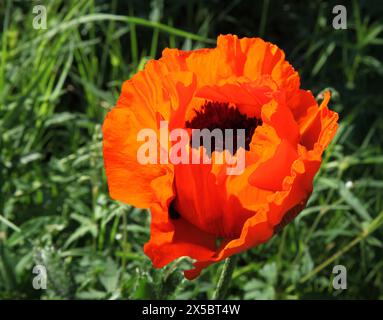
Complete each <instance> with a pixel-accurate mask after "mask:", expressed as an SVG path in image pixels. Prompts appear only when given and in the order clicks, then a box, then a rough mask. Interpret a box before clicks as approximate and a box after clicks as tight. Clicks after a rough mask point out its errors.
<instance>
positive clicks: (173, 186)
mask: <svg viewBox="0 0 383 320" xmlns="http://www.w3.org/2000/svg"><path fill="white" fill-rule="evenodd" d="M329 100H330V94H329V93H326V94H325V95H324V99H323V101H322V103H321V104H320V105H319V106H318V104H317V102H316V100H315V99H314V97H313V95H312V93H311V92H310V91H306V90H302V89H300V79H299V75H298V73H297V72H296V71H295V70H294V68H293V67H292V66H291V65H290V64H289V63H288V62H287V61H286V60H285V55H284V52H283V51H282V50H281V49H279V48H278V47H277V46H275V45H273V44H271V43H268V42H265V41H263V40H262V39H260V38H242V39H238V37H237V36H233V35H225V36H219V37H218V39H217V47H216V48H213V49H200V50H194V51H182V50H177V49H165V50H164V51H163V53H162V57H161V58H160V59H159V60H151V61H149V62H148V63H147V64H146V66H145V69H144V70H143V71H141V72H138V73H137V74H136V75H135V76H133V77H132V79H130V80H128V81H126V82H125V83H124V84H123V87H122V92H121V96H120V98H119V100H118V102H117V105H116V106H115V107H114V108H113V110H112V111H110V112H109V113H108V115H107V117H106V119H105V122H104V125H103V134H104V140H103V151H104V161H105V169H106V175H107V179H108V185H109V192H110V195H111V197H112V198H114V199H116V200H119V201H122V202H125V203H128V204H131V205H134V206H136V207H140V208H150V210H151V236H150V240H149V241H148V243H146V245H145V247H144V251H145V253H146V254H147V255H148V256H149V257H150V259H151V260H152V262H153V264H154V266H155V267H159V268H160V267H163V266H165V265H166V264H168V263H170V262H171V261H173V260H174V259H177V258H179V257H181V256H189V257H191V258H192V259H194V260H195V262H194V269H192V270H187V271H185V276H186V277H187V278H188V279H193V278H195V277H197V276H198V275H199V274H200V272H201V270H202V269H203V268H205V267H206V266H208V265H210V264H212V263H214V262H217V261H220V260H222V259H225V258H227V257H229V256H231V255H233V254H236V253H239V252H241V251H244V250H247V249H249V248H252V247H254V246H257V245H259V244H261V243H263V242H265V241H267V240H268V239H270V238H271V237H272V236H273V235H274V234H275V233H276V232H278V231H279V230H280V229H281V228H282V227H283V226H284V225H285V224H287V223H289V222H290V221H291V220H292V219H293V218H294V217H295V216H296V215H297V214H298V213H299V212H300V211H301V210H302V209H303V208H304V206H305V204H306V202H307V199H308V198H309V196H310V194H311V192H312V181H313V178H314V176H315V174H316V173H317V171H318V169H319V166H320V164H321V155H322V153H323V151H324V149H325V148H326V147H327V146H328V144H329V142H330V141H331V139H332V138H333V136H334V134H335V132H336V129H337V120H338V114H337V113H335V112H333V111H330V110H329V109H328V108H327V104H328V102H329ZM160 121H167V122H168V123H169V127H168V130H169V131H170V130H172V129H175V128H184V129H191V128H202V127H206V128H209V129H213V128H221V129H226V128H233V129H240V128H242V129H245V134H246V140H245V141H246V142H245V143H246V145H245V152H244V155H245V168H244V170H243V172H242V173H241V174H237V175H228V174H227V171H226V169H227V166H228V163H219V164H217V163H214V161H212V162H211V163H201V164H183V163H180V164H172V163H170V162H166V161H165V162H159V163H156V162H149V163H147V164H141V163H139V161H138V160H137V153H138V152H139V149H140V146H142V143H143V142H142V141H139V139H137V136H138V133H139V132H140V130H141V129H143V128H150V129H152V130H153V131H154V132H156V133H158V136H160V135H161V128H160ZM164 143H165V144H166V143H168V144H170V145H171V144H172V142H171V141H169V140H167V141H165V142H164V141H161V139H158V141H157V144H158V146H159V150H160V151H159V153H161V152H163V150H168V149H166V148H167V147H168V146H165V145H164ZM201 148H203V146H202V147H201ZM189 151H190V149H189ZM234 151H235V150H234ZM236 151H237V152H238V150H236ZM220 152H224V151H222V150H213V152H212V153H211V155H210V156H211V157H212V158H214V157H215V156H217V155H218V153H220ZM218 240H219V241H218Z"/></svg>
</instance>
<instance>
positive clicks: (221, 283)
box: [213, 256, 237, 300]
mask: <svg viewBox="0 0 383 320" xmlns="http://www.w3.org/2000/svg"><path fill="white" fill-rule="evenodd" d="M236 263H237V256H231V257H229V258H227V259H226V260H225V264H224V265H223V269H222V272H221V275H220V277H219V280H218V284H217V288H216V289H215V292H214V295H213V299H214V300H222V299H225V297H226V294H227V290H228V289H229V285H230V280H231V276H232V275H233V271H234V268H235V265H236Z"/></svg>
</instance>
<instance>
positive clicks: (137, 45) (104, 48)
mask: <svg viewBox="0 0 383 320" xmlns="http://www.w3.org/2000/svg"><path fill="white" fill-rule="evenodd" d="M37 4H43V5H45V6H46V8H47V13H48V16H47V27H48V28H47V29H46V30H35V29H34V28H33V27H32V21H33V19H34V17H35V14H33V12H32V9H33V6H34V5H37ZM336 4H338V3H337V2H336V1H299V2H298V1H284V0H263V1H240V0H230V1H219V0H215V1H196V0H188V1H186V0H181V1H162V0H153V1H115V0H112V1H106V0H105V1H96V0H90V1H83V0H80V1H78V0H71V1H64V0H52V1H10V0H4V1H1V2H0V22H1V27H0V28H1V29H0V30H1V34H0V43H1V45H0V50H1V60H0V187H1V192H0V298H21V299H22V298H32V299H39V298H43V299H68V298H82V299H85V298H97V299H144V298H147V299H157V298H163V299H171V298H178V299H181V298H183V299H205V298H210V297H211V296H212V293H213V291H214V286H215V284H216V283H217V278H218V274H219V272H218V271H219V269H220V268H221V267H222V263H220V264H217V265H214V266H212V267H210V268H209V269H207V270H205V271H204V272H203V274H202V275H201V277H200V278H198V279H197V280H195V281H187V280H185V279H183V277H182V272H181V270H182V269H185V268H188V267H189V266H190V262H188V261H187V260H185V259H180V260H178V261H176V262H175V263H173V264H171V265H169V266H167V267H166V268H164V269H163V270H155V269H153V267H152V265H151V262H150V261H149V259H148V258H147V257H146V256H145V255H144V254H143V252H142V247H143V244H144V243H145V242H146V241H147V239H148V237H149V215H148V213H147V212H142V211H141V210H137V209H135V208H131V207H129V206H127V205H123V204H120V203H117V202H115V201H112V200H111V199H110V198H109V196H108V191H107V185H106V179H105V175H104V170H103V160H102V151H101V139H102V136H101V125H102V121H103V118H104V116H105V114H106V112H107V110H108V109H110V108H111V107H112V106H113V105H114V103H115V101H116V99H117V97H118V95H119V91H120V88H121V84H122V82H123V81H124V80H126V79H128V78H130V77H131V76H132V75H133V74H134V73H135V72H136V71H137V70H139V69H141V68H142V67H143V66H144V64H145V62H146V61H147V60H148V59H151V58H158V57H159V56H160V54H161V50H162V49H163V48H165V47H177V48H182V49H187V50H189V49H194V48H198V47H209V46H213V45H214V39H215V38H216V36H217V35H218V34H220V33H223V34H225V33H233V34H237V35H239V36H248V37H254V36H262V37H263V38H265V39H266V40H268V41H271V42H273V43H276V44H277V45H278V46H279V47H281V48H283V49H284V50H285V52H286V56H287V59H288V60H289V61H290V62H291V63H292V64H293V65H294V67H295V68H296V69H297V70H298V71H299V73H300V75H301V79H302V87H303V88H306V89H311V90H312V91H313V92H314V94H318V95H319V96H320V93H321V90H323V89H325V88H331V90H332V92H333V98H332V103H331V107H332V108H333V109H335V110H336V111H337V112H339V113H340V116H341V118H340V128H339V131H338V134H337V136H336V138H335V141H334V142H333V143H332V145H331V146H330V148H329V149H328V150H327V152H326V154H325V156H324V160H323V165H322V168H321V171H320V173H319V174H318V176H317V178H316V180H315V188H314V193H313V195H312V197H311V199H310V202H309V205H308V207H307V208H306V209H305V210H304V211H303V212H302V213H301V214H300V215H299V216H298V218H297V219H295V221H294V222H293V223H291V224H290V225H289V226H288V227H286V228H285V229H284V230H283V232H282V233H281V234H280V235H278V236H275V237H274V238H273V239H272V240H271V241H269V242H268V243H266V244H264V245H261V246H259V247H257V248H254V249H252V250H250V251H248V252H246V253H243V254H241V255H240V257H239V262H238V266H237V268H236V270H235V272H234V276H233V281H232V285H231V288H230V292H229V298H234V299H241V298H244V299H281V298H284V299H297V298H303V299H305V298H321V299H323V298H340V299H342V298H365V299H370V298H380V299H382V298H383V259H382V258H383V243H382V236H383V227H382V225H383V154H382V148H383V117H382V115H383V113H382V102H383V90H382V80H383V61H382V58H383V50H382V45H383V32H382V31H383V20H382V17H383V6H382V4H381V2H380V1H347V2H345V5H346V8H347V18H348V29H346V30H334V29H333V28H332V19H333V17H334V15H333V14H332V8H333V7H334V5H336ZM35 264H43V265H45V266H46V267H47V272H48V289H47V290H34V289H33V288H32V278H33V276H35V275H34V274H33V273H32V268H33V266H34V265H35ZM336 264H342V265H345V266H346V267H347V270H348V288H347V290H344V291H342V290H339V291H336V290H334V289H333V287H332V284H331V283H332V276H333V274H332V267H333V266H334V265H336Z"/></svg>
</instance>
